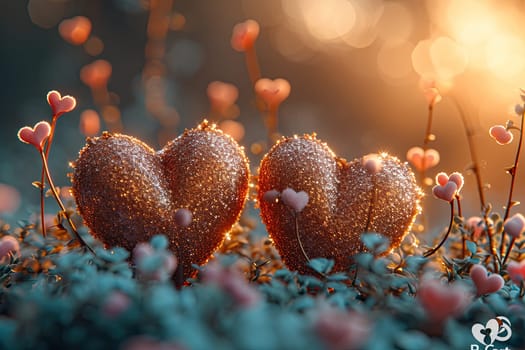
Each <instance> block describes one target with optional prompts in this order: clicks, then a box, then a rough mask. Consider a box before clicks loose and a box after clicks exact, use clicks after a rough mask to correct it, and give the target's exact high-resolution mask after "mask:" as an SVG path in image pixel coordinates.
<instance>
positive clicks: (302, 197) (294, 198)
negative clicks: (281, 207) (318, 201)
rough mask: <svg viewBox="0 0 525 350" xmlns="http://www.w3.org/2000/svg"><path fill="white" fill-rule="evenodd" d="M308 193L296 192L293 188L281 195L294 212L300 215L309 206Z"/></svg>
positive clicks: (285, 190) (286, 189) (287, 189)
mask: <svg viewBox="0 0 525 350" xmlns="http://www.w3.org/2000/svg"><path fill="white" fill-rule="evenodd" d="M308 199H309V198H308V193H306V192H304V191H299V192H296V191H295V190H293V189H291V188H285V189H284V190H283V192H282V193H281V200H282V201H283V203H284V204H285V205H286V206H288V207H290V208H291V209H292V210H293V211H294V212H296V213H300V212H302V211H303V209H304V207H306V205H307V204H308Z"/></svg>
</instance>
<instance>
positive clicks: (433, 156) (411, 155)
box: [406, 146, 439, 171]
mask: <svg viewBox="0 0 525 350" xmlns="http://www.w3.org/2000/svg"><path fill="white" fill-rule="evenodd" d="M406 157H407V160H408V162H409V163H410V164H412V165H413V166H414V168H416V169H417V170H418V171H423V170H427V169H430V168H432V167H434V166H436V165H438V164H439V152H438V151H436V150H435V149H433V148H430V149H427V150H426V151H425V150H423V148H421V147H417V146H416V147H412V148H410V149H409V150H408V152H407V156H406Z"/></svg>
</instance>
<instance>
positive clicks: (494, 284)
mask: <svg viewBox="0 0 525 350" xmlns="http://www.w3.org/2000/svg"><path fill="white" fill-rule="evenodd" d="M470 278H472V281H473V282H474V285H475V286H476V290H477V295H478V296H481V295H485V294H492V293H495V292H497V291H498V290H500V289H501V287H503V285H504V284H505V281H504V280H503V277H501V276H500V275H498V274H492V275H490V276H488V275H487V269H486V268H485V267H484V266H482V265H474V266H472V268H471V269H470Z"/></svg>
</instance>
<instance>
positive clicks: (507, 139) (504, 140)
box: [489, 125, 514, 145]
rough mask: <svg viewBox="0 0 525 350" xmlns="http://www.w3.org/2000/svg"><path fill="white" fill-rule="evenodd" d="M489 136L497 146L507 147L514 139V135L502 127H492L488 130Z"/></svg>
mask: <svg viewBox="0 0 525 350" xmlns="http://www.w3.org/2000/svg"><path fill="white" fill-rule="evenodd" d="M489 135H490V137H492V138H493V139H494V140H495V141H496V143H497V144H498V145H508V144H509V143H511V142H512V140H513V139H514V135H513V134H512V133H511V132H510V131H509V130H508V129H507V128H506V127H504V126H503V125H494V126H493V127H491V128H490V129H489Z"/></svg>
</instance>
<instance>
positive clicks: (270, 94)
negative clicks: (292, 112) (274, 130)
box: [254, 78, 291, 110]
mask: <svg viewBox="0 0 525 350" xmlns="http://www.w3.org/2000/svg"><path fill="white" fill-rule="evenodd" d="M254 89H255V93H256V94H257V96H259V97H260V98H261V99H262V100H263V101H264V103H266V105H267V106H268V109H270V110H273V109H275V108H277V107H278V106H279V105H280V104H281V103H282V102H283V101H284V100H286V98H288V96H289V95H290V90H291V86H290V83H289V82H288V80H286V79H275V80H271V79H267V78H262V79H259V80H257V82H256V83H255V86H254Z"/></svg>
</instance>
